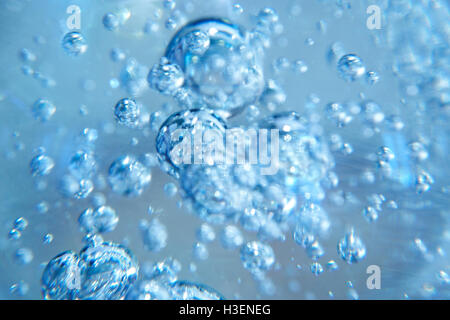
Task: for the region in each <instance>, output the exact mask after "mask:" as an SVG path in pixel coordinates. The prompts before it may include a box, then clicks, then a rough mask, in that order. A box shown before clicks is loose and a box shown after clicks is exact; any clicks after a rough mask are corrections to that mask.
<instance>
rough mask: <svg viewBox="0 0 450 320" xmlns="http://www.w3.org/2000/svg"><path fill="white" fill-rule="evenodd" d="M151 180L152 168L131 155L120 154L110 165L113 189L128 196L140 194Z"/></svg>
mask: <svg viewBox="0 0 450 320" xmlns="http://www.w3.org/2000/svg"><path fill="white" fill-rule="evenodd" d="M150 180H151V172H150V170H149V169H148V168H147V167H145V166H144V165H143V164H142V163H140V162H139V161H137V160H136V159H135V157H134V156H131V155H123V156H120V157H119V158H117V159H116V160H115V161H114V162H113V163H112V164H111V166H110V167H109V171H108V181H109V184H110V186H111V189H112V190H113V191H114V192H116V193H119V194H122V195H124V196H127V197H136V196H139V195H140V194H141V193H142V192H143V191H144V188H145V187H146V186H147V185H148V184H149V183H150Z"/></svg>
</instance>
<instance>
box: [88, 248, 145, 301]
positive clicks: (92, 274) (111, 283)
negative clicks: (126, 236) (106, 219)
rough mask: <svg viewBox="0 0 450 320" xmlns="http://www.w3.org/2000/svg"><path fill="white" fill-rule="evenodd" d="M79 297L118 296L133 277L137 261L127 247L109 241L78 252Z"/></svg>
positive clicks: (110, 298) (106, 297)
mask: <svg viewBox="0 0 450 320" xmlns="http://www.w3.org/2000/svg"><path fill="white" fill-rule="evenodd" d="M80 260H81V261H82V262H83V263H82V264H81V269H80V273H81V277H82V282H81V289H80V291H79V298H80V299H82V300H86V299H90V300H91V299H96V300H119V299H123V298H125V295H126V293H127V291H128V290H129V288H130V287H131V285H132V284H133V283H134V282H135V281H136V280H137V277H138V271H139V265H138V263H137V261H136V259H135V257H134V256H133V254H132V253H131V251H129V250H128V249H127V248H125V247H123V246H120V245H117V244H114V243H109V242H104V243H103V244H101V245H98V246H94V247H92V246H87V247H85V248H84V249H83V250H82V251H81V252H80Z"/></svg>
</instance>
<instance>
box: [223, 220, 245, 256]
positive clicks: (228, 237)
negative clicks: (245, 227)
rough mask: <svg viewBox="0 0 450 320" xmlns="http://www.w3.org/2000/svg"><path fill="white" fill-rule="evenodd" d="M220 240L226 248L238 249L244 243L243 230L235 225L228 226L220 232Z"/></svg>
mask: <svg viewBox="0 0 450 320" xmlns="http://www.w3.org/2000/svg"><path fill="white" fill-rule="evenodd" d="M220 242H221V243H222V246H223V247H224V248H225V249H230V250H233V249H236V248H238V247H240V246H241V245H242V244H243V243H244V237H243V236H242V233H241V231H240V230H239V229H238V228H237V227H235V226H226V227H225V228H223V230H222V232H221V234H220Z"/></svg>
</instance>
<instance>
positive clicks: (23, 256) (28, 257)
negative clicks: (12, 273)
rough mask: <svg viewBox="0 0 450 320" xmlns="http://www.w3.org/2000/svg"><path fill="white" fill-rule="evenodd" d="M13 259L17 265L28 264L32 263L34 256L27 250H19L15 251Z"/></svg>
mask: <svg viewBox="0 0 450 320" xmlns="http://www.w3.org/2000/svg"><path fill="white" fill-rule="evenodd" d="M14 258H15V259H16V261H17V262H18V263H19V264H23V265H25V264H29V263H30V262H31V261H33V258H34V254H33V251H32V250H31V249H29V248H19V249H17V250H16V253H15V255H14Z"/></svg>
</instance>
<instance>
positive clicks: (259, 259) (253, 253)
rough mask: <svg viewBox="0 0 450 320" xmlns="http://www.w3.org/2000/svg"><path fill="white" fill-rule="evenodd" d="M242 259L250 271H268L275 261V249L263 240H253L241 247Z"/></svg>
mask: <svg viewBox="0 0 450 320" xmlns="http://www.w3.org/2000/svg"><path fill="white" fill-rule="evenodd" d="M240 255H241V261H242V264H243V266H244V268H246V269H247V270H249V271H250V272H257V271H266V270H269V269H271V268H272V266H273V264H274V263H275V254H274V252H273V249H272V248H271V247H270V246H269V245H267V244H264V243H262V242H259V241H251V242H248V243H246V244H245V245H244V246H242V248H241V252H240Z"/></svg>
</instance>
